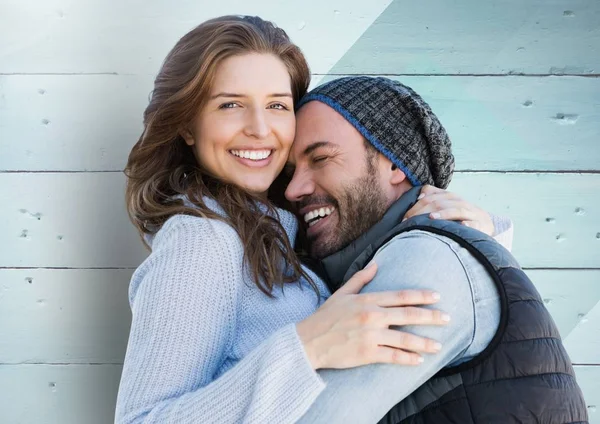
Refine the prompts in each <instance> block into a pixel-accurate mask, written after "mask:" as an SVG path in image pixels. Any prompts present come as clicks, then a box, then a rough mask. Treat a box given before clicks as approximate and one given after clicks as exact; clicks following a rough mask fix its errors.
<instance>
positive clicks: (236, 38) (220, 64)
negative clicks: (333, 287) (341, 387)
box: [116, 17, 478, 423]
mask: <svg viewBox="0 0 600 424" xmlns="http://www.w3.org/2000/svg"><path fill="white" fill-rule="evenodd" d="M309 79H310V74H309V70H308V66H307V64H306V61H305V59H304V57H303V56H302V53H301V52H300V50H299V49H298V48H297V47H296V46H295V45H293V44H292V43H291V42H290V41H289V39H288V38H287V36H286V35H285V33H284V32H283V31H282V30H280V29H277V28H276V27H274V26H273V25H272V24H271V23H269V22H265V21H263V20H261V19H259V18H249V17H243V18H241V17H222V18H218V19H214V20H211V21H208V22H205V23H203V24H202V25H200V26H199V27H197V28H196V29H194V30H192V31H191V32H190V33H188V34H187V35H185V36H184V37H183V38H182V39H181V40H180V41H179V42H178V43H177V44H176V46H175V47H174V48H173V50H172V51H171V52H170V53H169V54H168V56H167V58H166V59H165V62H164V64H163V66H162V69H161V71H160V73H159V75H158V76H157V78H156V81H155V88H154V91H153V93H152V98H151V101H150V104H149V106H148V107H147V109H146V111H145V114H144V127H145V128H144V132H143V134H142V136H141V138H140V140H139V141H138V143H137V144H136V145H135V146H134V148H133V150H132V152H131V154H130V156H129V161H128V164H127V169H126V173H127V176H128V185H127V207H128V211H129V214H130V216H131V219H132V221H133V222H134V224H135V225H136V226H137V228H138V230H139V231H140V232H141V233H142V234H143V235H144V237H145V241H146V242H147V243H148V245H150V246H151V248H152V253H151V255H150V256H149V257H148V258H147V260H146V261H144V263H143V264H142V265H140V267H139V268H138V269H137V270H136V272H135V273H134V275H133V277H132V280H131V285H130V303H131V308H132V314H133V320H132V326H131V334H130V339H129V344H128V348H127V355H126V358H125V363H124V368H123V375H122V379H121V385H120V388H119V396H118V400H117V409H116V422H119V423H130V422H160V423H164V422H175V423H186V422H219V423H228V422H236V423H237V422H261V423H262V422H278V423H281V422H294V421H296V420H298V419H299V418H300V417H301V416H302V415H303V414H304V413H305V412H306V410H307V409H308V408H310V405H311V403H312V402H313V401H314V400H315V399H316V397H317V396H318V395H319V393H320V392H321V391H322V389H323V382H322V381H321V380H320V378H319V376H318V373H317V372H316V370H318V369H320V368H350V367H354V366H358V365H363V364H368V363H375V362H379V363H398V364H404V365H417V364H418V363H419V362H420V359H421V355H420V354H419V353H423V352H425V353H433V352H435V351H436V344H435V342H434V341H432V340H424V339H422V338H419V337H416V336H411V335H407V334H404V335H402V333H401V332H399V331H394V330H390V329H389V326H390V325H396V326H399V325H408V324H424V325H443V324H444V323H445V322H446V321H447V319H448V318H447V317H445V316H444V314H442V313H441V312H439V311H434V310H431V309H425V308H414V307H413V306H411V305H428V304H433V303H435V302H436V296H435V293H431V292H420V291H419V292H416V291H406V292H403V293H402V296H398V293H391V292H390V293H378V294H376V295H373V294H370V295H360V294H357V293H358V292H359V291H360V289H361V287H363V285H364V284H366V283H367V282H368V281H369V280H370V279H371V278H372V277H373V276H374V274H375V272H376V266H371V267H370V268H367V269H365V270H363V271H362V272H360V273H358V274H356V275H355V276H354V277H353V278H352V279H351V280H350V281H349V282H348V283H347V285H346V286H344V288H343V289H341V290H339V291H338V292H336V293H335V294H333V295H332V296H329V293H328V292H327V288H326V287H325V285H324V284H323V282H322V281H321V280H320V279H319V278H318V277H317V276H316V275H315V274H313V273H312V272H311V271H310V270H309V269H308V268H306V267H304V266H303V265H302V264H301V263H300V261H299V259H298V258H297V257H296V255H295V253H294V250H293V248H292V246H293V245H294V243H295V237H296V232H297V221H296V219H295V217H294V216H293V215H292V214H291V213H290V212H287V211H285V210H284V209H282V208H278V207H277V206H282V205H281V204H280V203H278V202H277V200H276V199H278V198H280V197H281V195H282V192H281V191H280V190H277V189H275V188H274V187H277V186H278V184H273V183H274V181H275V180H276V179H278V178H279V177H278V176H279V175H280V172H281V170H282V168H283V166H284V164H285V162H286V159H287V155H288V152H289V149H290V146H291V143H292V141H293V138H294V132H295V118H294V112H293V111H294V105H295V103H296V102H297V101H298V100H299V99H300V97H302V96H303V95H304V94H305V93H306V90H307V88H308V84H309ZM277 182H278V183H281V181H277ZM272 185H273V188H271V186H272ZM270 188H271V192H269V189H270ZM434 196H438V197H440V196H442V195H441V194H440V193H437V192H436V193H435V194H434ZM442 199H444V197H442ZM446 199H447V198H446ZM418 207H419V208H424V209H420V210H421V211H425V210H428V209H427V208H429V206H428V205H423V204H421V205H418ZM463 218H464V216H463ZM475 222H478V220H476V221H475ZM382 308H386V312H387V313H386V314H379V315H381V318H380V319H378V320H377V321H376V322H370V323H369V326H367V325H366V321H368V319H365V318H369V317H371V316H372V313H373V312H377V311H380V310H381V309H382ZM313 314H314V315H313ZM311 315H313V317H318V319H314V318H313V319H311V320H307V318H308V317H309V316H311ZM374 329H376V330H377V332H376V334H377V336H376V337H373V334H374V331H373V330H374Z"/></svg>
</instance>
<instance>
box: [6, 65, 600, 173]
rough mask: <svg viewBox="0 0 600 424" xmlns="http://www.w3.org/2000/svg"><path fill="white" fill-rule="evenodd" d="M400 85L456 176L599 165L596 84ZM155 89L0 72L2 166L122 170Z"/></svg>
mask: <svg viewBox="0 0 600 424" xmlns="http://www.w3.org/2000/svg"><path fill="white" fill-rule="evenodd" d="M331 78H332V77H327V78H326V79H325V80H328V79H331ZM396 79H398V80H400V81H402V82H404V83H405V84H407V85H409V86H411V87H413V88H414V89H415V90H416V91H417V92H419V93H420V94H421V95H423V97H424V98H425V99H426V100H427V101H428V102H429V103H430V105H431V107H432V108H433V110H434V111H435V112H436V114H438V115H439V117H440V119H441V121H442V122H443V123H444V125H445V126H446V128H447V129H448V132H449V133H450V136H451V138H452V140H453V147H454V153H455V155H456V159H457V163H456V165H457V169H458V170H506V171H519V170H552V171H560V170H593V169H597V168H598V167H600V147H599V146H600V138H599V137H600V136H599V134H600V78H575V77H553V78H541V77H540V78H536V77H534V78H532V77H511V78H498V77H435V78H431V77H397V78H396ZM151 89H152V78H151V77H139V76H116V75H76V76H74V75H58V76H57V75H50V76H48V75H43V76H23V75H13V76H0V122H2V125H0V151H2V152H3V154H2V155H0V170H11V171H16V170H24V171H40V170H43V171H53V170H71V171H97V170H98V171H106V170H120V169H123V167H124V166H125V163H126V160H127V155H128V153H129V150H130V149H131V147H132V146H133V144H134V143H135V142H136V141H137V139H138V137H139V135H140V134H141V130H142V122H141V117H142V112H143V110H144V108H145V106H146V104H147V101H148V94H149V93H150V91H151ZM88 99H93V101H88Z"/></svg>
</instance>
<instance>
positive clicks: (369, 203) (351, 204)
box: [310, 169, 388, 259]
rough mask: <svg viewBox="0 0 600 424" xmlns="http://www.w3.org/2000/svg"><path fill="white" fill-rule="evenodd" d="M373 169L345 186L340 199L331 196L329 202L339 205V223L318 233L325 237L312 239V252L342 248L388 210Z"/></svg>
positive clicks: (318, 254)
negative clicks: (327, 231)
mask: <svg viewBox="0 0 600 424" xmlns="http://www.w3.org/2000/svg"><path fill="white" fill-rule="evenodd" d="M371 171H372V170H370V169H369V170H368V172H366V173H365V175H364V176H362V177H360V178H358V179H357V180H356V181H354V182H353V183H352V184H349V185H348V186H346V187H345V188H344V191H343V193H342V194H341V196H340V198H339V199H337V200H336V199H333V198H331V197H330V196H328V200H329V201H328V202H327V203H330V204H333V205H334V206H335V208H336V211H337V214H338V219H339V222H338V226H337V228H331V229H329V233H327V234H325V235H322V236H321V237H319V238H320V239H323V240H321V241H319V242H318V243H313V242H311V243H310V254H311V256H313V257H316V258H319V259H322V258H325V257H327V256H329V255H331V254H333V253H335V252H337V251H339V250H342V249H343V248H344V247H346V246H348V245H349V244H350V243H351V242H353V241H354V240H356V239H357V238H358V237H360V235H361V234H363V233H365V232H366V231H367V230H369V229H370V228H371V227H372V226H373V225H375V224H376V223H377V222H379V220H381V218H382V217H383V215H384V214H385V212H386V211H387V208H388V199H387V198H386V196H385V193H384V192H383V189H382V188H381V186H380V183H379V181H378V179H377V173H376V172H371ZM373 171H374V170H373Z"/></svg>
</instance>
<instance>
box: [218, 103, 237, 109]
mask: <svg viewBox="0 0 600 424" xmlns="http://www.w3.org/2000/svg"><path fill="white" fill-rule="evenodd" d="M237 106H238V105H237V103H223V104H222V105H221V106H219V109H233V108H235V107H237Z"/></svg>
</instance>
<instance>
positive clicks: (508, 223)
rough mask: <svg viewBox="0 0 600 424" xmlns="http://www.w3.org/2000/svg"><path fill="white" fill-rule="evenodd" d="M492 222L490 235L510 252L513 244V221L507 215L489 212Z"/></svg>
mask: <svg viewBox="0 0 600 424" xmlns="http://www.w3.org/2000/svg"><path fill="white" fill-rule="evenodd" d="M490 217H491V218H492V222H493V223H494V234H493V236H492V237H494V239H495V240H496V241H497V242H498V243H500V244H501V245H502V246H504V248H505V249H506V250H508V251H509V252H512V245H513V228H514V227H513V222H512V220H511V219H510V218H509V217H507V216H498V215H494V214H492V213H491V214H490Z"/></svg>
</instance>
